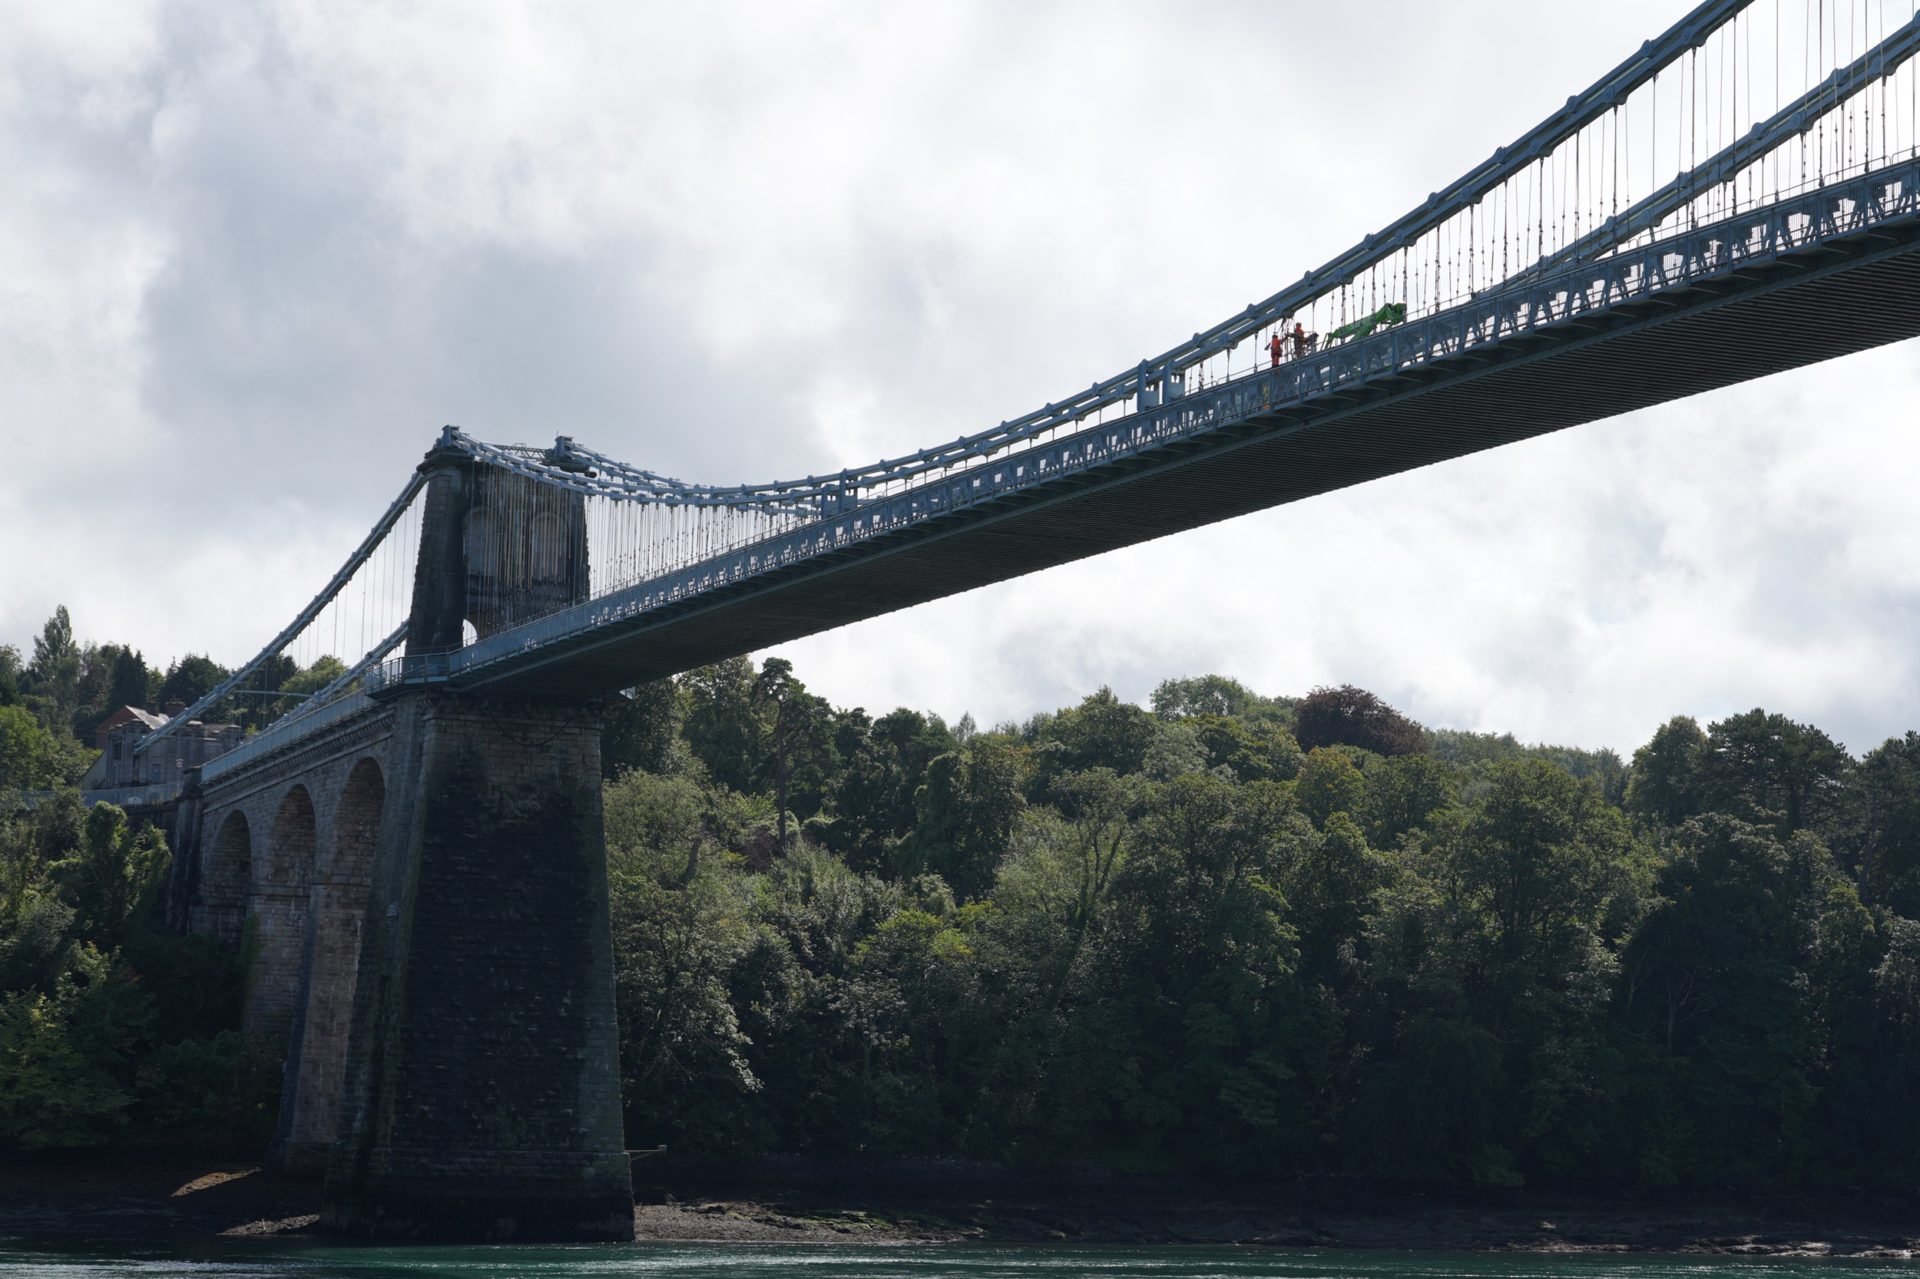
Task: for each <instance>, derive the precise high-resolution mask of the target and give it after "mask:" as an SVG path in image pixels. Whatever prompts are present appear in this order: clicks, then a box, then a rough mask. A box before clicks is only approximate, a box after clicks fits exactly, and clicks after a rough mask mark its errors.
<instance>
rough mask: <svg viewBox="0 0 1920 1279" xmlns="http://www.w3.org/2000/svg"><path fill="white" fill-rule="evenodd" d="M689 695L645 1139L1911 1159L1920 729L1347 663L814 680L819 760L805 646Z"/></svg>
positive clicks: (1633, 1171)
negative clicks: (788, 733) (886, 688)
mask: <svg viewBox="0 0 1920 1279" xmlns="http://www.w3.org/2000/svg"><path fill="white" fill-rule="evenodd" d="M681 689H682V690H683V696H684V698H685V704H686V705H687V706H688V707H689V709H688V712H687V717H686V721H685V723H686V727H685V731H684V734H683V735H682V738H681V744H680V745H679V746H673V745H669V746H667V747H663V748H659V749H656V750H654V751H652V756H653V758H654V759H656V760H657V761H659V764H660V767H659V768H658V769H648V768H640V767H633V768H630V769H629V770H628V771H626V772H624V773H622V775H621V776H620V778H619V780H618V781H617V782H615V783H614V784H613V785H611V786H610V788H609V790H608V792H607V794H608V808H607V812H608V837H609V847H610V850H612V851H611V857H612V863H613V867H614V903H615V907H614V909H615V930H616V937H617V949H618V961H617V962H618V969H617V971H618V973H619V983H620V991H621V1000H622V1025H623V1045H624V1048H625V1054H626V1055H625V1058H624V1069H625V1071H626V1076H627V1080H628V1119H629V1125H630V1128H629V1132H630V1137H631V1139H632V1140H634V1141H635V1142H636V1143H650V1142H654V1141H667V1142H670V1143H674V1144H676V1145H679V1146H683V1147H688V1148H694V1149H706V1150H715V1151H720V1150H725V1151H801V1152H809V1153H814V1154H820V1155H853V1154H862V1153H865V1154H872V1153H899V1154H924V1155H965V1156H974V1157H985V1158H994V1159H1002V1160H1008V1161H1012V1162H1015V1163H1020V1162H1038V1163H1056V1162H1060V1161H1072V1160H1080V1161H1092V1162H1096V1163H1100V1164H1103V1165H1105V1166H1108V1167H1111V1168H1116V1169H1136V1170H1159V1171H1163V1172H1184V1173H1190V1174H1197V1175H1225V1176H1260V1177H1293V1176H1302V1175H1311V1174H1326V1173H1336V1172H1337V1173H1354V1174H1360V1175H1364V1176H1367V1177H1374V1178H1382V1179H1390V1180H1395V1181H1420V1182H1429V1183H1433V1184H1436V1185H1457V1186H1467V1185H1479V1186H1494V1187H1499V1186H1512V1185H1518V1184H1547V1185H1562V1186H1570V1187H1591V1188H1601V1187H1611V1188H1634V1187H1647V1188H1658V1187H1666V1186H1687V1187H1694V1188H1699V1189H1716V1188H1723V1187H1739V1188H1750V1189H1760V1188H1772V1189H1787V1188H1791V1187H1795V1186H1799V1185H1804V1184H1811V1183H1813V1182H1815V1181H1816V1180H1817V1181H1818V1182H1819V1184H1829V1185H1830V1184H1858V1185H1863V1186H1880V1187H1893V1188H1897V1187H1901V1186H1910V1185H1911V1184H1912V1181H1913V1176H1914V1172H1915V1166H1916V1164H1915V1161H1916V1156H1915V1155H1914V1153H1913V1152H1914V1150H1915V1149H1916V1148H1920V1140H1916V1137H1917V1136H1920V1090H1917V1089H1916V1088H1915V1087H1914V1085H1913V1083H1912V1080H1913V1079H1914V1078H1916V1077H1917V1076H1916V1074H1915V1062H1916V1061H1920V925H1917V924H1915V923H1914V922H1913V921H1912V919H1911V917H1910V916H1904V915H1902V914H1901V913H1899V911H1898V909H1897V906H1898V905H1899V904H1902V903H1905V902H1907V901H1909V900H1910V899H1909V898H1907V897H1904V896H1902V895H1901V894H1903V893H1906V892H1909V891H1911V886H1910V883H1909V880H1908V878H1907V877H1908V876H1909V875H1913V876H1915V877H1916V882H1920V865H1917V864H1916V863H1917V862H1920V857H1917V856H1916V852H1917V851H1920V834H1916V832H1920V817H1916V814H1920V746H1914V745H1913V742H1914V741H1915V740H1916V739H1907V740H1906V741H1904V742H1903V741H1896V742H1892V743H1888V744H1887V746H1885V747H1882V748H1881V749H1880V750H1879V751H1877V752H1874V753H1872V754H1870V755H1869V756H1868V757H1867V759H1866V760H1864V761H1862V762H1861V764H1860V765H1858V766H1854V765H1853V764H1852V763H1851V762H1850V761H1847V760H1846V759H1845V758H1844V756H1843V755H1842V756H1840V757H1838V758H1836V757H1835V755H1834V753H1833V751H1831V750H1829V749H1828V747H1829V746H1830V742H1828V741H1827V739H1825V738H1824V737H1823V736H1821V735H1819V734H1818V733H1817V730H1813V729H1810V728H1807V727H1806V726H1802V725H1794V724H1792V723H1790V722H1789V721H1785V720H1783V719H1780V718H1779V717H1774V716H1767V715H1764V714H1763V715H1759V716H1757V717H1754V716H1736V717H1734V718H1733V719H1732V720H1729V721H1725V722H1723V723H1720V724H1715V725H1713V726H1712V727H1711V728H1710V729H1707V730H1702V729H1701V728H1699V726H1698V725H1696V724H1694V723H1693V722H1692V721H1690V720H1685V719H1677V720H1675V721H1673V722H1671V723H1670V724H1668V725H1666V726H1664V727H1663V728H1662V729H1661V730H1660V731H1659V732H1658V733H1657V734H1656V735H1655V738H1654V740H1653V741H1652V742H1650V743H1648V744H1647V745H1646V746H1645V747H1643V748H1642V749H1641V750H1640V751H1638V752H1636V753H1635V756H1634V760H1633V764H1632V766H1631V767H1629V766H1628V765H1627V764H1626V763H1625V762H1623V761H1622V760H1621V759H1620V758H1619V757H1618V756H1615V755H1613V754H1612V753H1611V752H1606V751H1576V750H1569V749H1564V748H1558V747H1552V746H1523V745H1521V744H1520V743H1519V742H1517V741H1515V740H1514V739H1513V738H1511V737H1505V736H1496V735H1490V734H1465V733H1457V732H1452V731H1446V730H1442V731H1438V732H1435V733H1433V734H1431V735H1430V736H1429V735H1427V734H1425V733H1424V732H1423V731H1422V730H1420V729H1418V727H1417V726H1415V725H1412V724H1411V722H1410V721H1407V720H1405V719H1404V717H1399V716H1398V715H1397V714H1393V713H1392V712H1391V711H1390V708H1384V707H1381V706H1379V705H1378V703H1377V699H1371V698H1370V697H1369V696H1368V695H1358V696H1356V694H1359V690H1332V692H1334V693H1336V694H1339V696H1338V697H1334V698H1328V697H1324V696H1323V697H1321V698H1320V702H1319V703H1318V704H1316V703H1315V701H1314V698H1313V697H1312V696H1310V697H1309V698H1306V699H1303V700H1302V701H1301V702H1299V703H1297V704H1294V705H1293V706H1292V707H1291V709H1292V712H1293V716H1294V717H1295V718H1294V720H1293V722H1294V723H1295V724H1296V725H1298V729H1299V732H1300V739H1299V740H1296V737H1295V733H1294V729H1292V728H1289V727H1288V721H1287V718H1286V716H1285V715H1283V714H1282V713H1281V709H1277V708H1282V704H1281V703H1280V702H1279V701H1278V699H1267V698H1262V697H1260V696H1259V695H1257V694H1255V693H1252V692H1251V691H1250V690H1247V689H1245V688H1244V687H1243V686H1241V685H1238V684H1236V683H1234V682H1233V681H1230V680H1224V679H1219V678H1217V677H1199V678H1196V679H1192V680H1179V681H1168V682H1167V683H1165V684H1162V685H1161V686H1160V688H1159V689H1158V690H1157V691H1156V693H1155V698H1154V709H1153V712H1152V713H1148V712H1146V711H1143V710H1141V709H1140V708H1138V707H1134V706H1131V705H1129V704H1128V703H1126V702H1124V701H1121V700H1120V699H1119V698H1118V697H1117V696H1115V695H1114V694H1113V693H1112V692H1111V691H1110V690H1100V691H1099V692H1096V693H1095V694H1093V695H1092V696H1090V697H1088V698H1086V699H1084V700H1083V701H1082V702H1081V703H1079V704H1078V705H1076V706H1072V707H1068V708H1065V709H1063V710H1060V711H1058V712H1055V713H1051V714H1045V715H1040V716H1036V717H1035V718H1034V719H1033V720H1031V721H1030V722H1029V723H1028V724H1026V725H1025V726H1024V727H1020V728H1018V729H1014V728H1012V727H1011V726H1009V727H1008V728H1007V729H1005V730H998V731H995V732H988V733H982V732H979V731H977V730H974V729H972V728H971V727H970V721H963V729H962V731H958V732H949V731H948V730H947V729H946V727H945V726H944V725H943V724H942V723H941V722H940V721H939V720H937V719H935V718H933V717H931V716H928V715H925V714H922V713H919V712H914V711H911V710H896V711H894V712H891V713H889V714H887V715H883V716H880V717H879V718H878V719H872V718H870V717H868V716H867V715H866V713H865V712H863V711H859V710H849V711H839V710H834V709H832V708H830V707H826V706H825V705H824V704H822V703H817V702H816V703H811V704H808V705H806V707H805V710H804V714H805V719H804V721H803V722H804V723H805V724H806V725H807V727H806V729H805V734H804V741H805V742H806V750H807V752H808V753H807V754H806V755H805V756H804V760H803V758H802V756H800V755H799V754H793V755H790V757H789V763H788V765H787V766H786V767H785V768H784V769H783V768H782V767H781V766H780V765H779V763H778V759H777V756H776V747H775V744H774V734H775V733H776V732H777V731H778V726H779V723H780V717H781V714H782V709H783V705H791V704H795V699H796V698H797V697H799V696H800V694H801V693H802V692H803V690H801V689H800V687H799V685H798V681H797V680H796V679H794V677H793V672H792V668H791V667H788V666H786V665H785V664H784V663H780V664H776V665H772V666H770V667H761V668H756V667H754V666H753V665H752V664H750V663H745V662H741V663H737V664H731V665H729V666H728V667H726V668H722V669H714V670H708V671H703V672H695V673H693V674H692V675H690V676H688V677H686V678H685V679H684V680H683V681H682V682H681ZM1322 692H1325V690H1322ZM806 696H807V697H809V698H810V697H811V695H810V694H807V695H806ZM1329 704H1331V705H1332V707H1333V711H1334V714H1335V717H1336V718H1335V723H1336V724H1337V725H1338V726H1339V732H1340V733H1341V734H1343V735H1344V737H1345V738H1348V739H1351V738H1355V737H1358V738H1361V739H1362V740H1360V741H1354V740H1332V741H1329V740H1325V739H1324V736H1323V737H1316V736H1315V725H1316V724H1317V723H1318V724H1322V725H1324V723H1325V720H1326V718H1327V717H1326V715H1325V713H1324V712H1325V711H1326V709H1327V707H1328V705H1329ZM1342 706H1344V707H1347V708H1349V709H1351V710H1353V713H1351V714H1349V713H1348V712H1347V711H1342V710H1340V707H1342ZM1282 709H1283V708H1282ZM1383 712H1384V713H1383ZM1316 716H1318V717H1319V718H1318V719H1316ZM661 722H663V723H670V722H671V717H668V718H667V719H665V720H663V721H661ZM1356 725H1357V728H1356V727H1355V726H1356ZM1321 732H1322V733H1323V734H1324V732H1325V729H1324V728H1322V729H1321ZM1428 741H1431V743H1432V746H1433V749H1432V750H1430V751H1429V750H1424V749H1421V747H1422V746H1423V745H1424V744H1425V743H1427V742H1428ZM1369 742H1370V743H1371V744H1372V745H1371V746H1370V745H1368V744H1367V743H1369ZM1303 746H1305V748H1306V749H1305V750H1304V753H1303V750H1302V747H1303ZM1379 748H1385V749H1379ZM756 752H757V753H756ZM783 771H784V773H785V775H786V788H787V790H788V791H789V793H790V794H791V795H793V796H795V797H798V798H796V799H794V800H793V801H791V803H792V806H793V807H794V808H795V810H796V812H797V813H800V814H803V821H804V826H803V829H802V832H801V833H800V834H799V835H798V837H797V838H794V839H792V840H791V841H789V842H788V843H787V844H786V845H785V847H786V854H785V856H784V857H776V856H772V855H770V854H771V850H772V848H773V847H774V846H775V845H774V841H773V840H772V839H771V838H770V837H769V827H770V826H771V825H772V824H773V823H774V822H775V820H776V818H775V813H776V811H777V809H778V808H780V807H785V805H780V804H778V792H779V790H780V789H781V786H782V782H781V774H782V772H783ZM803 771H805V772H806V775H807V781H806V783H805V785H802V784H800V782H799V781H797V780H796V779H798V778H800V777H801V776H802V773H803ZM728 779H731V780H728ZM1829 839H1831V840H1833V841H1835V844H1834V846H1835V847H1841V846H1844V848H1845V849H1846V850H1847V851H1846V853H1845V855H1844V856H1842V857H1840V858H1839V859H1838V860H1836V858H1835V857H1834V856H1833V855H1831V854H1830V853H1829V852H1828V844H1827V842H1826V841H1827V840H1829Z"/></svg>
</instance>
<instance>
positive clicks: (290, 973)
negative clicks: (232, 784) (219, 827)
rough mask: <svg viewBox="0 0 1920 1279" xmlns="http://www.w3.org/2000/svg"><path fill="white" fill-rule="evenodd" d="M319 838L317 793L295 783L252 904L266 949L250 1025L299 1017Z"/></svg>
mask: <svg viewBox="0 0 1920 1279" xmlns="http://www.w3.org/2000/svg"><path fill="white" fill-rule="evenodd" d="M314 842H315V824H314V816H313V796H312V795H311V794H309V793H308V791H307V788H306V787H305V786H294V787H292V788H291V789H290V790H288V791H287V793H286V795H285V796H284V797H282V799H281V800H280V807H279V810H278V811H277V812H276V813H275V814H274V817H273V830H272V832H271V833H270V834H269V835H268V836H267V849H266V854H265V856H263V857H260V858H258V859H256V861H255V865H254V875H253V890H252V893H251V894H250V897H251V901H250V905H251V906H252V911H253V916H254V918H255V920H257V921H258V926H259V942H260V950H259V955H258V956H257V958H256V959H255V960H254V972H253V981H252V984H251V986H250V988H249V990H248V993H247V1011H246V1025H247V1028H248V1029H250V1030H265V1031H274V1030H281V1029H284V1028H285V1027H286V1026H287V1024H288V1023H289V1022H290V1021H291V1020H292V1018H293V1012H294V1006H295V1004H296V1002H297V1001H298V998H299V992H300V976H301V970H302V968H303V964H302V962H301V961H302V960H303V958H304V951H305V949H306V940H307V886H308V883H309V881H310V880H311V879H312V876H313V852H314Z"/></svg>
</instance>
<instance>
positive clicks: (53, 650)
mask: <svg viewBox="0 0 1920 1279" xmlns="http://www.w3.org/2000/svg"><path fill="white" fill-rule="evenodd" d="M80 670H81V661H80V645H79V644H78V643H76V642H75V640H74V638H73V621H72V619H71V618H70V617H68V616H67V606H66V605H65V604H62V605H60V606H59V607H57V608H55V609H54V610H53V616H52V617H50V618H48V619H47V622H46V625H45V626H43V627H41V629H40V634H39V636H38V638H36V639H35V640H34V641H33V660H32V661H31V662H30V663H28V665H27V677H28V680H29V689H30V694H31V695H30V701H31V703H32V705H33V707H34V710H35V711H36V713H37V714H38V715H39V716H40V722H41V723H42V724H44V725H45V726H46V727H47V728H48V729H49V730H51V731H56V732H61V733H64V732H67V731H68V726H69V725H70V724H71V723H72V721H73V714H74V712H75V711H76V710H78V709H79V686H80Z"/></svg>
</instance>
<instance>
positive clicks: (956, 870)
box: [899, 737, 1026, 901]
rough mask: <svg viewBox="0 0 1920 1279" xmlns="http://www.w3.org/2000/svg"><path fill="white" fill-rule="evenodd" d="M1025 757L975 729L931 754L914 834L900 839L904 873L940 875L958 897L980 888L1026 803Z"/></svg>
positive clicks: (990, 883) (965, 897)
mask: <svg viewBox="0 0 1920 1279" xmlns="http://www.w3.org/2000/svg"><path fill="white" fill-rule="evenodd" d="M1025 785H1026V764H1025V760H1024V758H1023V757H1022V753H1021V752H1020V750H1019V748H1017V747H1015V746H1014V745H1012V744H1011V743H1010V742H1007V741H1005V740H1004V739H1001V738H997V737H976V738H974V740H973V741H971V742H969V743H968V744H967V745H966V746H964V747H962V748H961V749H960V750H957V751H948V752H947V753H946V754H944V755H936V756H935V757H934V758H933V759H932V760H931V761H929V763H928V765H927V773H926V782H925V783H924V784H923V785H922V786H921V787H920V788H919V790H918V792H917V794H916V797H915V799H916V808H917V820H916V822H915V824H914V830H913V837H912V838H911V839H910V840H908V841H906V842H905V844H903V845H902V848H903V851H904V852H905V854H906V856H905V857H904V858H903V859H902V864H901V865H900V867H899V870H900V873H901V874H902V875H903V876H904V877H911V876H912V875H915V874H918V873H920V872H921V871H932V872H933V873H935V874H937V875H939V876H940V877H941V878H942V879H943V880H945V881H946V882H947V883H948V884H949V885H951V886H952V888H953V891H954V892H955V893H956V894H958V895H959V897H960V899H961V900H962V901H971V900H973V899H975V898H977V897H981V896H983V895H985V893H986V892H987V890H988V889H989V888H991V887H992V886H993V879H994V874H995V872H996V871H997V870H998V869H999V866H1000V860H1001V858H1002V857H1004V856H1005V855H1006V852H1007V848H1008V846H1009V844H1010V843H1011V841H1012V838H1013V827H1014V823H1015V822H1016V821H1017V820H1018V819H1019V816H1020V813H1021V811H1022V810H1023V809H1025V807H1026V799H1025V796H1024V794H1023V791H1024V788H1025Z"/></svg>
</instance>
